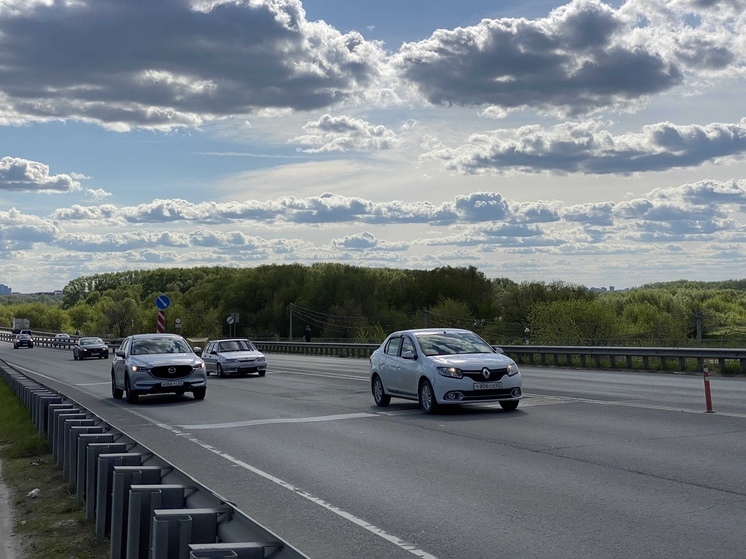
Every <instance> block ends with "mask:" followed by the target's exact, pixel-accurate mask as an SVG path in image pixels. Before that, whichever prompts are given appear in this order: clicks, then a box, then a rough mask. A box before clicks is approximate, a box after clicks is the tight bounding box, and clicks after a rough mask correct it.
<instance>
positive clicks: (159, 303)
mask: <svg viewBox="0 0 746 559" xmlns="http://www.w3.org/2000/svg"><path fill="white" fill-rule="evenodd" d="M169 305H171V299H169V298H168V296H167V295H158V298H157V299H156V300H155V306H156V307H158V308H159V309H161V310H162V311H165V310H166V309H167V308H168V307H169Z"/></svg>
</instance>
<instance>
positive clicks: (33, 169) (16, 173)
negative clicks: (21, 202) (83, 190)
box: [0, 157, 80, 193]
mask: <svg viewBox="0 0 746 559" xmlns="http://www.w3.org/2000/svg"><path fill="white" fill-rule="evenodd" d="M0 190H10V191H15V192H45V193H61V192H72V191H75V190H80V183H79V182H78V181H77V180H75V179H74V178H73V177H72V176H71V175H65V174H60V175H50V174H49V166H48V165H44V164H43V163H39V162H37V161H29V160H27V159H21V158H20V157H3V158H2V159H0Z"/></svg>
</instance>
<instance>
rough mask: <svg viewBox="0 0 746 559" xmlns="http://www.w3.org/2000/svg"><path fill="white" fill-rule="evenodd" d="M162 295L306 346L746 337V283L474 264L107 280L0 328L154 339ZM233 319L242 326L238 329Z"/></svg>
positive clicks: (214, 328)
mask: <svg viewBox="0 0 746 559" xmlns="http://www.w3.org/2000/svg"><path fill="white" fill-rule="evenodd" d="M159 295H167V296H168V297H169V299H170V302H171V304H170V306H169V308H168V309H167V310H166V311H165V312H166V330H167V331H170V332H179V333H181V334H183V335H184V336H186V337H189V338H212V339H214V338H217V337H222V336H237V337H248V338H253V339H264V340H267V339H288V338H291V337H292V338H293V339H301V337H302V335H303V331H304V329H305V327H306V326H310V327H311V330H312V334H313V338H314V339H316V340H348V341H357V342H368V343H378V342H380V341H381V340H382V339H383V338H384V337H385V336H386V335H387V334H388V333H389V332H391V331H393V330H398V329H404V328H419V327H425V326H431V327H446V326H452V327H462V328H468V329H470V330H474V331H476V332H478V333H479V334H481V335H482V336H483V337H485V339H487V340H488V341H489V342H491V343H495V344H515V343H526V342H528V343H531V344H549V345H552V344H556V345H663V346H675V345H694V344H695V343H698V340H699V339H701V340H702V342H703V343H705V344H713V343H715V344H718V345H729V344H732V343H736V342H741V341H743V339H744V338H746V279H745V280H728V281H720V282H695V281H686V280H679V281H674V282H668V283H654V284H646V285H643V286H641V287H637V288H633V289H629V290H625V291H607V292H597V291H593V290H591V289H589V288H587V287H585V286H582V285H579V284H572V283H567V282H561V281H554V282H549V283H546V282H540V281H530V282H529V281H526V282H520V283H519V282H515V281H513V280H510V279H508V278H493V279H490V278H487V277H486V276H485V275H484V274H483V273H482V272H480V271H479V270H478V269H477V268H476V267H474V266H469V267H449V266H446V267H440V268H435V269H432V270H408V269H390V268H368V267H360V266H352V265H345V264H332V263H318V264H313V265H310V266H306V265H301V264H272V265H263V266H257V267H253V268H230V267H220V266H216V267H196V268H162V269H156V270H133V271H125V272H113V273H106V274H95V275H91V276H85V277H80V278H77V279H74V280H72V281H70V282H69V283H68V284H67V285H66V286H65V288H64V289H63V291H62V296H61V297H53V296H49V295H43V296H42V295H39V296H18V295H9V296H0V326H2V325H4V326H6V327H8V326H10V324H11V322H12V318H13V317H14V316H15V317H26V318H29V319H30V320H31V327H32V330H34V331H42V332H50V333H53V332H69V333H72V332H74V331H76V330H78V331H80V332H81V333H82V334H88V335H98V336H102V337H112V338H118V337H119V338H121V337H124V336H127V335H129V334H132V333H139V332H153V331H155V329H156V328H155V324H156V316H157V313H158V309H157V308H156V305H155V300H156V298H157V297H158V296H159ZM228 317H233V318H234V319H238V320H237V322H236V323H235V324H234V325H233V326H231V325H229V324H228V322H227V319H228ZM177 319H179V320H178V321H177ZM177 322H178V325H177Z"/></svg>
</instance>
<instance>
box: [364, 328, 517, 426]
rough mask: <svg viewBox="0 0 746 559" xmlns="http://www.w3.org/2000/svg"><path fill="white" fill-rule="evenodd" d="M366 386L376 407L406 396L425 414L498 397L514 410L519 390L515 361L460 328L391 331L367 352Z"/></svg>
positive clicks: (494, 399) (507, 408)
mask: <svg viewBox="0 0 746 559" xmlns="http://www.w3.org/2000/svg"><path fill="white" fill-rule="evenodd" d="M370 386H371V391H372V393H373V399H374V400H375V402H376V405H378V406H388V405H389V403H390V402H391V398H392V397H397V398H404V399H407V400H416V401H418V402H419V403H420V407H421V408H422V410H423V411H424V412H425V413H433V412H435V411H436V410H437V409H438V407H440V406H441V405H447V404H462V403H468V402H499V404H500V406H501V407H502V408H503V409H505V410H514V409H516V408H517V407H518V402H519V401H520V399H521V397H522V395H523V394H522V382H521V372H520V371H519V369H518V365H516V363H515V361H513V360H512V359H510V358H509V357H508V356H506V355H504V354H503V353H502V350H500V349H498V348H495V347H493V346H491V345H490V344H488V343H487V342H486V341H484V340H483V339H482V338H481V337H480V336H478V335H477V334H475V333H474V332H472V331H470V330H463V329H460V328H424V329H415V330H401V331H399V332H394V333H392V334H390V335H389V336H388V337H387V338H386V339H385V340H384V342H383V343H382V344H381V346H380V347H379V348H378V349H377V350H375V351H374V352H373V354H372V355H371V357H370Z"/></svg>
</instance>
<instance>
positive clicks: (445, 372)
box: [438, 367, 464, 378]
mask: <svg viewBox="0 0 746 559" xmlns="http://www.w3.org/2000/svg"><path fill="white" fill-rule="evenodd" d="M438 373H439V374H440V375H441V376H444V377H450V378H464V373H463V371H462V370H461V369H459V368H458V367H438Z"/></svg>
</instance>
